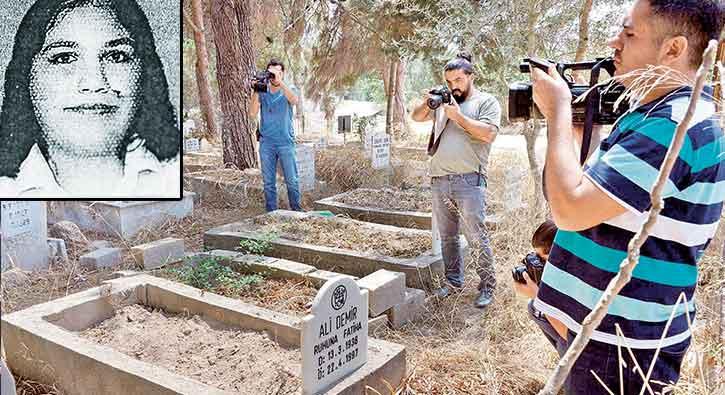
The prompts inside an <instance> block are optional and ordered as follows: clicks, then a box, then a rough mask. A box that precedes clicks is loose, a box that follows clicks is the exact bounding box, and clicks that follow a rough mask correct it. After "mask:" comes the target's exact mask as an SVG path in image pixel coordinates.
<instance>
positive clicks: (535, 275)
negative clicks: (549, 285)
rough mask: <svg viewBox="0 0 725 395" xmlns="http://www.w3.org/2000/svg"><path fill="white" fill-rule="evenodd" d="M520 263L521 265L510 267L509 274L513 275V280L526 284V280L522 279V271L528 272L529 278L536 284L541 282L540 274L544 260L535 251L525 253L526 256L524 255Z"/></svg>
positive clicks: (542, 270) (542, 271)
mask: <svg viewBox="0 0 725 395" xmlns="http://www.w3.org/2000/svg"><path fill="white" fill-rule="evenodd" d="M521 263H522V265H519V266H516V267H514V268H513V269H511V275H512V276H513V277H514V281H516V282H517V283H521V284H526V280H524V272H526V273H528V274H529V278H530V279H531V280H533V281H534V282H535V283H536V285H539V283H541V275H542V274H543V273H544V262H543V261H542V260H541V258H539V256H538V255H537V254H536V253H535V252H530V253H528V254H526V257H524V259H523V260H522V261H521Z"/></svg>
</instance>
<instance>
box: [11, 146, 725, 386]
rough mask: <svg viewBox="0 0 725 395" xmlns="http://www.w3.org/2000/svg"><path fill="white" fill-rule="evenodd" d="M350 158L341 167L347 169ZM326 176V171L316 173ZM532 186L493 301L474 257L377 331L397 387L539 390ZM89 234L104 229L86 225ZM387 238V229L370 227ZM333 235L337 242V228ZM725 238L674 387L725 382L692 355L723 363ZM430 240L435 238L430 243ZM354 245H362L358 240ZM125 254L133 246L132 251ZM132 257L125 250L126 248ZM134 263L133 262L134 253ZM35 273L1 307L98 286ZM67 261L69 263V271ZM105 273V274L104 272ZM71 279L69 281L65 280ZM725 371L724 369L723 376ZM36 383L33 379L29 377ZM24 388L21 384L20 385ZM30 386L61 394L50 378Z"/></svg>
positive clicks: (189, 239)
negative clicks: (414, 314)
mask: <svg viewBox="0 0 725 395" xmlns="http://www.w3.org/2000/svg"><path fill="white" fill-rule="evenodd" d="M341 158H346V157H344V156H337V157H336V160H337V161H339V162H345V167H347V166H349V167H350V169H349V170H345V172H346V174H354V173H355V171H356V170H357V168H356V167H355V166H356V164H355V163H356V162H354V161H347V160H342V159H341ZM512 166H522V167H524V168H526V167H527V166H528V162H527V160H526V158H525V156H524V155H523V154H516V153H510V152H505V153H501V152H496V153H493V155H492V157H491V160H490V165H489V174H490V176H489V189H488V198H487V199H488V202H489V203H490V204H491V203H493V204H494V205H496V204H501V200H502V197H503V189H504V185H503V184H504V182H503V180H505V172H506V171H508V170H509V169H510V168H511V167H512ZM342 167H343V166H341V168H342ZM318 175H319V173H318ZM522 185H523V186H524V187H525V188H526V189H525V191H526V192H525V193H524V201H525V202H526V203H527V206H526V208H524V209H521V210H519V211H516V212H514V213H510V214H508V215H504V216H503V217H502V222H501V223H500V224H499V226H498V227H497V229H496V231H495V232H494V233H492V234H491V235H490V237H491V243H492V248H493V251H494V255H495V258H496V275H497V279H498V284H499V285H498V289H497V291H496V295H495V303H494V304H493V305H492V306H491V307H490V308H488V309H486V310H485V311H481V310H478V309H476V308H474V307H473V306H472V304H471V303H472V300H473V298H474V297H475V295H476V284H477V276H476V274H475V268H474V267H473V263H472V261H471V260H470V259H468V260H467V268H466V283H465V288H464V291H463V292H462V293H461V294H458V295H456V296H454V297H452V298H448V299H445V300H442V301H432V302H431V303H428V304H427V305H426V312H425V314H424V315H423V316H422V317H421V318H420V319H418V320H416V321H414V322H411V323H409V324H407V325H405V326H404V327H402V328H400V329H398V330H392V329H389V328H385V329H381V330H379V331H378V332H377V333H376V337H381V338H384V339H386V340H390V341H394V342H396V343H400V344H403V345H405V346H406V349H407V362H408V373H409V376H408V378H407V379H406V380H405V382H404V383H403V384H402V386H401V388H400V392H401V393H406V394H431V395H438V394H451V395H453V394H481V395H483V394H486V395H488V394H502V395H513V394H535V393H536V391H537V390H538V389H540V388H541V387H542V386H543V384H544V381H545V380H546V378H547V376H548V375H549V374H550V373H551V372H552V371H553V368H554V365H555V363H556V361H557V360H558V358H557V355H556V353H555V351H554V349H553V347H551V346H550V345H549V344H548V343H547V342H546V341H545V339H544V337H543V336H542V334H541V333H540V331H539V329H538V327H537V326H536V325H535V324H534V323H533V322H531V321H530V320H529V318H528V316H527V314H526V310H525V308H526V301H525V300H523V299H521V298H519V297H517V296H515V295H514V293H513V290H512V288H511V274H510V268H511V267H512V266H513V265H514V264H515V263H516V262H518V261H519V260H520V258H521V257H522V256H523V255H524V254H525V253H526V252H527V251H529V250H530V249H531V246H530V239H531V234H532V232H533V230H534V229H535V227H536V226H537V225H538V223H537V222H536V221H535V220H533V219H532V218H534V217H535V216H536V215H538V214H540V213H537V212H535V211H534V208H533V201H534V199H533V190H534V189H533V181H532V179H531V177H529V176H527V177H526V178H525V180H524V182H523V184H522ZM261 211H262V210H261V209H255V210H238V209H236V210H234V209H216V208H211V207H208V206H207V205H206V204H205V205H203V206H202V207H196V208H195V210H194V215H193V217H191V218H189V219H185V220H181V221H169V222H168V223H167V224H165V225H163V226H161V227H160V228H159V229H158V230H155V231H153V232H151V231H149V232H144V233H142V234H140V235H138V236H137V237H136V238H135V239H134V240H132V241H130V242H129V243H128V245H135V244H137V243H141V242H146V241H151V240H155V239H159V238H163V237H167V236H176V237H182V238H184V240H185V242H186V246H187V247H186V248H187V250H200V249H201V246H202V242H201V239H202V233H203V231H204V230H207V229H209V228H211V227H214V226H217V225H221V224H224V223H230V222H234V221H238V220H240V219H242V218H250V217H253V216H255V215H258V214H260V213H261ZM86 235H87V236H88V237H89V239H94V238H96V239H97V238H99V237H100V235H94V237H91V236H89V235H88V234H86ZM370 237H371V239H370V240H375V241H376V242H377V243H379V241H380V236H377V238H375V236H374V235H371V236H370ZM105 238H106V239H109V240H111V241H112V242H113V243H114V246H117V247H122V248H124V249H125V250H126V248H127V247H126V244H125V243H124V242H123V241H121V240H120V239H119V238H117V237H107V236H106V237H105ZM331 242H338V240H335V239H334V238H333V237H331ZM723 242H725V225H722V224H721V226H720V228H719V229H718V232H717V235H716V237H715V238H714V239H713V241H712V243H711V246H710V247H709V248H708V249H707V250H706V252H705V255H704V257H703V259H702V261H701V263H700V281H699V285H698V289H697V292H696V298H697V300H698V313H697V322H698V323H697V324H696V327H695V329H694V339H695V342H694V344H695V346H694V347H691V352H690V353H688V357H686V360H685V363H684V364H683V367H682V375H681V378H680V381H679V383H678V384H677V387H676V390H677V391H678V392H677V393H687V394H695V395H701V394H702V395H704V394H715V393H717V392H716V388H718V385H719V388H720V389H722V388H725V378H723V377H714V378H713V380H714V381H715V385H710V386H709V387H708V388H705V387H703V386H702V384H701V380H700V378H699V377H700V376H699V373H698V372H697V369H696V366H695V364H694V363H693V361H694V357H695V356H696V354H695V351H698V352H699V353H700V354H701V355H703V358H702V360H703V361H705V365H706V369H705V370H706V371H707V370H709V369H710V368H711V367H712V366H714V365H716V364H719V365H720V366H725V358H724V357H723V354H724V350H723V345H722V344H721V343H720V342H719V340H718V339H719V328H718V325H719V312H718V311H715V310H714V305H713V304H712V303H711V301H713V300H714V298H715V296H716V294H717V292H719V291H720V290H722V289H723V285H725V275H724V274H723V263H722V259H721V255H720V254H721V248H722V245H723ZM428 243H429V242H428ZM425 245H426V247H427V246H428V245H429V244H425ZM354 249H359V247H357V246H355V247H354ZM126 253H127V251H126ZM127 258H128V257H127ZM127 264H133V262H132V261H129V262H127ZM61 269H63V268H57V269H53V270H49V271H47V272H39V273H33V274H32V275H31V278H32V279H33V280H32V281H31V283H30V286H26V287H23V288H22V289H11V290H7V289H3V290H2V292H3V293H2V295H3V301H2V305H1V306H0V307H1V309H2V311H3V312H11V311H17V310H19V309H21V308H25V307H28V306H30V305H33V304H36V303H41V302H44V301H47V300H51V299H54V298H57V297H60V296H63V295H65V294H67V293H72V292H77V291H79V290H82V289H86V288H90V287H91V286H95V285H98V282H99V281H98V280H97V279H94V278H93V277H92V275H87V274H85V273H81V275H82V276H85V277H86V280H85V281H80V278H79V279H78V280H75V279H74V277H73V276H70V274H69V271H68V270H67V268H65V269H63V270H61ZM64 270H65V271H64ZM97 275H98V276H99V277H100V276H101V274H97ZM69 278H71V280H70V281H68V279H69ZM261 287H262V288H258V289H257V291H258V292H257V291H255V292H254V293H250V294H249V295H245V296H244V297H243V298H242V300H244V301H247V302H250V303H254V304H257V305H259V306H263V307H266V308H270V309H272V310H276V311H281V312H285V313H288V314H293V315H297V316H300V315H303V314H304V306H305V304H306V301H307V300H311V299H312V298H313V297H314V289H313V288H311V287H308V286H307V285H306V284H304V283H299V282H294V281H286V282H285V281H271V280H267V281H265V282H264V283H263V284H262V285H261ZM720 376H723V375H720ZM35 384H36V383H33V382H30V381H26V384H23V386H28V388H31V386H33V385H35ZM18 388H20V387H18ZM27 391H28V392H22V393H27V394H36V393H38V394H40V393H52V394H55V393H59V392H54V391H53V390H52V389H51V388H50V387H45V388H42V389H40V390H38V391H36V392H29V391H30V389H28V390H27Z"/></svg>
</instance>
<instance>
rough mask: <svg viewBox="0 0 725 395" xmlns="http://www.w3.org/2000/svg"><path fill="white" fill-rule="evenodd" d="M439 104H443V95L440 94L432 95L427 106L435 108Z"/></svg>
mask: <svg viewBox="0 0 725 395" xmlns="http://www.w3.org/2000/svg"><path fill="white" fill-rule="evenodd" d="M441 104H443V97H442V96H440V95H432V96H431V97H430V98H429V99H428V108H430V109H431V110H435V109H436V108H438V107H440V106H441Z"/></svg>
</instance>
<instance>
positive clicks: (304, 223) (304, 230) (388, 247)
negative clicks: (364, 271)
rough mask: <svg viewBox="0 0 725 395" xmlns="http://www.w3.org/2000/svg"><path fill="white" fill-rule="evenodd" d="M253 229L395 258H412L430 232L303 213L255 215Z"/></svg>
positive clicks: (426, 246) (425, 243) (425, 247)
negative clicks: (294, 215)
mask: <svg viewBox="0 0 725 395" xmlns="http://www.w3.org/2000/svg"><path fill="white" fill-rule="evenodd" d="M254 223H255V224H257V225H259V227H258V228H257V231H259V232H262V233H269V234H277V235H278V236H280V237H283V238H285V239H290V240H296V241H301V242H304V243H309V244H317V245H323V246H327V247H334V248H344V249H350V250H355V251H360V252H367V253H372V254H377V255H385V256H391V257H396V258H414V257H417V256H420V255H422V254H423V253H425V252H426V251H428V250H429V249H430V246H431V242H432V241H431V236H430V235H429V234H421V233H419V232H414V231H412V230H408V229H402V228H401V230H400V231H395V232H393V231H383V230H380V228H378V227H374V226H372V225H370V224H366V223H364V222H360V221H355V220H351V219H348V218H340V217H334V218H328V217H307V218H302V219H291V218H281V217H279V216H274V215H272V216H270V215H263V216H259V217H257V218H255V220H254Z"/></svg>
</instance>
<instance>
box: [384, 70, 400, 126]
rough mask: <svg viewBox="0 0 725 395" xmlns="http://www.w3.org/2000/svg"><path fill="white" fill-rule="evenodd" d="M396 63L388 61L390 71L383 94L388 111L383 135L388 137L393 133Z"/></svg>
mask: <svg viewBox="0 0 725 395" xmlns="http://www.w3.org/2000/svg"><path fill="white" fill-rule="evenodd" d="M397 67H398V66H397V61H395V60H391V61H390V71H389V72H388V89H387V91H386V92H385V93H386V94H387V97H388V106H387V108H388V110H387V111H386V113H387V114H386V115H385V133H386V134H387V135H389V136H391V135H392V133H393V111H394V108H395V107H394V106H393V104H394V103H395V72H396V70H397Z"/></svg>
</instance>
